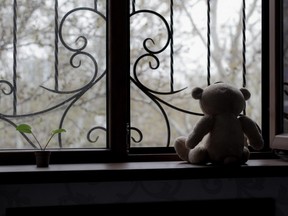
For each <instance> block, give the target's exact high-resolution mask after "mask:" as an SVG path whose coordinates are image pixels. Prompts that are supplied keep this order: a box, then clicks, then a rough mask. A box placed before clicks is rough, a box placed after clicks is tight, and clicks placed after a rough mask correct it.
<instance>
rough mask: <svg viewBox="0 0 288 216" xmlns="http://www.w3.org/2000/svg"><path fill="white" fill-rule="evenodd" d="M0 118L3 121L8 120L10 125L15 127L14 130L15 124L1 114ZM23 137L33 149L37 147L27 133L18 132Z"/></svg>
mask: <svg viewBox="0 0 288 216" xmlns="http://www.w3.org/2000/svg"><path fill="white" fill-rule="evenodd" d="M0 119H2V120H3V121H6V122H8V123H9V124H10V125H12V126H13V127H15V130H16V127H17V125H16V124H15V123H14V122H12V121H11V120H9V119H7V118H5V117H3V116H2V115H0ZM19 133H20V134H21V135H22V136H23V137H24V138H25V140H26V141H27V142H28V143H29V144H30V145H31V146H32V147H33V148H34V149H37V148H38V147H37V146H36V145H35V144H34V143H33V142H32V141H31V140H30V139H29V138H28V137H27V135H26V134H25V133H22V132H19Z"/></svg>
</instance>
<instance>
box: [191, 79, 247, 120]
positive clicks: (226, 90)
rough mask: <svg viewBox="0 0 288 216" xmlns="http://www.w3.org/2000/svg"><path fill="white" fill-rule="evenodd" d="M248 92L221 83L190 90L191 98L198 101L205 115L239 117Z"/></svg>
mask: <svg viewBox="0 0 288 216" xmlns="http://www.w3.org/2000/svg"><path fill="white" fill-rule="evenodd" d="M250 96H251V94H250V92H249V91H248V90H247V89H245V88H240V89H238V88H236V87H234V86H232V85H229V84H227V83H222V82H216V83H214V84H211V85H209V86H207V87H206V88H204V89H202V88H199V87H196V88H194V89H193V90H192V97H193V98H194V99H198V100H200V107H201V109H202V111H203V112H204V113H205V114H207V115H218V114H221V113H233V114H235V115H239V114H240V113H241V112H242V111H243V110H244V109H245V106H246V103H245V101H246V100H248V99H249V98H250Z"/></svg>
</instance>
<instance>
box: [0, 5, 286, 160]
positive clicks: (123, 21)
mask: <svg viewBox="0 0 288 216" xmlns="http://www.w3.org/2000/svg"><path fill="white" fill-rule="evenodd" d="M106 3H107V34H106V37H107V38H106V39H107V50H108V53H107V57H106V61H107V92H108V94H107V110H108V112H107V147H108V148H107V149H69V150H62V149H61V150H52V151H53V153H52V155H51V164H71V163H98V162H104V163H106V162H129V161H143V162H144V161H177V160H180V158H179V157H178V156H177V154H176V153H175V151H174V148H173V147H168V148H167V147H159V148H154V147H153V148H130V149H128V144H129V142H130V131H129V127H130V112H129V110H130V85H129V83H130V73H129V71H130V34H129V32H130V0H122V1H113V0H106ZM271 4H272V5H273V4H274V6H275V4H276V3H275V2H274V0H270V1H265V0H262V11H263V12H262V17H263V21H262V27H263V29H262V37H263V43H262V51H263V54H262V65H263V70H265V71H262V76H263V79H262V83H261V84H262V86H263V89H262V91H263V93H262V95H263V96H262V99H263V107H262V110H263V113H262V116H263V117H262V128H264V130H263V131H262V133H263V136H264V140H269V143H268V144H267V143H266V145H265V149H264V150H263V151H261V152H254V151H253V150H252V149H251V151H252V153H251V157H250V158H251V159H254V158H255V159H259V158H260V159H261V158H271V157H272V158H274V154H271V153H272V152H271V149H270V143H272V142H271V141H272V140H273V141H275V139H272V138H273V135H274V136H275V137H277V138H278V136H279V135H278V134H277V135H276V132H275V127H276V123H275V121H274V119H273V118H275V117H274V116H273V112H272V111H273V109H274V110H275V109H276V104H275V103H276V102H277V101H275V100H274V96H275V94H276V88H275V86H274V85H273V84H274V83H273V82H275V76H276V75H275V74H274V73H271V72H270V77H269V71H273V70H271V68H272V67H273V64H272V63H273V61H272V60H271V58H273V59H274V67H276V63H275V58H276V57H274V56H273V54H272V52H271V51H272V50H273V49H272V44H274V42H273V41H272V40H273V36H274V39H275V35H273V33H271V32H272V30H273V23H275V22H276V21H275V20H274V21H273V22H272V18H271V16H270V14H275V7H274V9H273V8H272V7H271V6H272V5H271ZM267 22H269V26H267V25H265V23H267ZM274 28H275V29H274V31H276V27H275V25H274ZM268 32H269V36H266V35H268V34H267V33H268ZM268 41H269V47H268V46H267V44H268ZM266 42H267V43H266ZM275 47H276V46H275V44H274V47H273V48H275ZM269 51H270V52H269ZM274 52H275V50H274ZM268 53H270V54H269V56H268ZM268 58H269V59H268ZM266 60H267V61H266ZM268 60H269V61H268ZM268 64H269V71H268ZM266 68H267V70H266ZM271 74H272V75H271ZM273 78H274V80H273ZM269 80H270V81H269ZM267 86H268V87H269V88H266V87H267ZM269 89H270V90H269ZM272 90H274V93H273V91H272ZM266 93H267V94H270V98H269V99H267V97H266V96H265V95H267V94H266ZM271 97H273V98H271ZM273 103H274V104H273ZM269 106H270V109H271V110H270V109H269ZM119 113H123V115H119ZM274 113H275V112H274ZM267 116H270V117H269V118H268V117H267ZM270 122H271V126H270V128H268V126H267V125H270ZM264 124H265V125H266V126H265V127H263V125H264ZM273 124H274V125H273ZM273 130H274V131H273ZM287 138H288V137H287ZM0 159H1V160H0V165H1V164H5V165H7V164H9V165H19V164H34V163H35V158H34V151H33V150H29V151H25V150H24V151H23V150H15V151H1V152H0Z"/></svg>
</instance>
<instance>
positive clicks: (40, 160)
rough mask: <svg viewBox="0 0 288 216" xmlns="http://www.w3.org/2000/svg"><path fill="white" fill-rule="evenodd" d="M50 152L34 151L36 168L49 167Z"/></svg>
mask: <svg viewBox="0 0 288 216" xmlns="http://www.w3.org/2000/svg"><path fill="white" fill-rule="evenodd" d="M50 155H51V151H36V152H35V159H36V166H37V167H49V163H50Z"/></svg>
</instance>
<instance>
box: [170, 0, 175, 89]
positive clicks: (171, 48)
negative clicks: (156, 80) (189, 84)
mask: <svg viewBox="0 0 288 216" xmlns="http://www.w3.org/2000/svg"><path fill="white" fill-rule="evenodd" d="M173 15H174V14H173V0H171V2H170V30H171V42H170V90H171V92H173V91H174V58H173V56H174V50H173V45H174V41H173V37H174V35H173V27H174V26H173V25H174V22H173Z"/></svg>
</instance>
